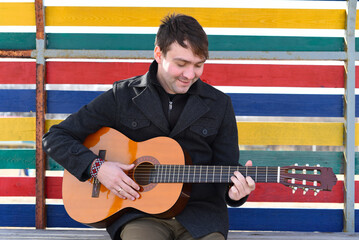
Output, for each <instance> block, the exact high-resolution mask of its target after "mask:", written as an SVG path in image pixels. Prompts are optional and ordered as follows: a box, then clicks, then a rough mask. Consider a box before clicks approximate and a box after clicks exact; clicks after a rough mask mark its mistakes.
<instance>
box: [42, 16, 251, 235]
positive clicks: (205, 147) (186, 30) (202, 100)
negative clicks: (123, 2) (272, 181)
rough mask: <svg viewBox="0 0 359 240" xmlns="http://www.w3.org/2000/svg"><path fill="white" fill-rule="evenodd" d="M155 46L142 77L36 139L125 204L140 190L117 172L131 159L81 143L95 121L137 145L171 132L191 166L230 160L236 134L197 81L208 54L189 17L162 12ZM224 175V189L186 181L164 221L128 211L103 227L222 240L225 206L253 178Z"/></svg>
mask: <svg viewBox="0 0 359 240" xmlns="http://www.w3.org/2000/svg"><path fill="white" fill-rule="evenodd" d="M155 45H156V46H155V49H154V58H155V60H154V61H153V63H152V64H151V66H150V69H149V71H148V72H147V73H146V74H145V75H143V76H137V77H133V78H130V79H127V80H123V81H118V82H116V83H114V85H113V89H111V90H109V91H107V92H106V93H104V94H102V95H100V96H99V97H97V98H96V99H94V100H93V101H92V102H91V103H89V104H88V105H86V106H84V107H83V108H81V109H80V110H79V111H78V112H77V113H74V114H72V115H71V116H69V117H68V118H67V119H66V120H64V121H63V122H62V123H60V124H59V125H56V126H53V127H52V128H51V129H50V131H49V132H48V133H47V134H45V135H44V138H43V145H44V148H45V150H46V152H47V154H48V155H49V156H51V157H52V158H54V159H55V160H56V161H57V162H59V163H60V164H61V165H62V166H63V167H64V168H66V169H67V170H68V171H69V172H70V173H72V174H73V175H74V176H75V177H77V178H78V179H79V180H81V181H85V180H87V179H89V178H90V177H97V179H98V180H99V181H100V182H101V184H103V185H104V186H105V187H106V188H108V189H109V190H111V191H112V192H113V193H114V194H116V195H117V196H118V197H120V198H123V199H127V200H129V201H136V200H137V199H138V198H139V197H140V194H141V192H140V191H139V189H140V187H139V185H138V184H137V183H136V182H134V181H133V180H132V179H131V178H129V177H128V176H127V175H126V174H125V171H128V170H130V169H132V168H133V167H134V166H133V164H132V165H125V164H121V163H119V162H110V161H104V160H103V159H101V158H99V157H98V156H96V155H95V154H94V153H92V152H91V151H90V150H89V149H87V148H86V147H84V146H83V145H82V144H81V143H82V142H83V141H84V139H85V138H86V137H87V136H88V135H89V134H91V133H93V132H96V131H97V130H99V129H100V128H101V127H103V126H108V127H111V128H114V129H116V130H118V131H120V132H121V133H123V134H125V135H126V136H127V137H128V138H130V139H132V140H134V141H137V142H139V141H144V140H147V139H150V138H153V137H157V136H168V137H171V138H173V139H175V140H176V141H177V142H178V143H179V144H180V145H181V147H182V148H183V149H185V150H186V151H187V152H188V153H189V155H190V156H191V159H192V162H193V164H201V165H238V159H239V149H238V136H237V135H238V133H237V125H236V120H235V115H234V112H233V107H232V103H231V101H230V98H229V97H228V96H227V95H225V94H223V93H222V92H220V91H218V90H216V89H215V88H213V87H211V86H209V85H208V84H205V83H204V82H202V81H201V80H200V79H199V78H200V76H201V75H202V72H203V67H204V63H205V61H206V59H207V58H208V40H207V36H206V34H205V32H204V30H203V28H202V27H201V25H200V24H199V23H198V22H197V21H196V20H195V19H194V18H192V17H190V16H186V15H180V14H178V15H171V16H167V17H166V18H165V19H164V20H163V21H162V24H161V25H160V27H159V30H158V33H157V36H156V42H155ZM119 147H121V146H119ZM246 165H249V166H250V165H251V162H248V163H247V164H246ZM231 180H232V182H233V184H232V185H231V186H228V184H193V185H192V191H191V197H190V199H189V201H188V204H187V205H186V207H185V208H184V210H183V211H182V212H181V213H179V214H178V215H177V216H175V217H174V218H172V219H158V218H155V217H153V216H150V215H148V214H145V213H143V212H140V211H138V210H131V211H129V212H128V213H126V214H124V215H123V216H121V217H120V218H119V219H117V220H116V221H115V222H114V223H113V224H112V225H110V226H109V227H107V230H108V232H109V234H110V235H111V237H112V238H113V239H123V240H129V239H139V240H142V239H156V240H159V239H203V240H210V239H216V240H218V239H225V238H226V237H227V232H228V213H227V205H226V204H229V205H232V206H240V205H242V204H243V203H244V202H245V200H246V196H247V195H248V194H249V193H250V192H251V191H253V190H254V188H255V183H254V181H253V180H252V179H251V178H250V177H247V178H244V177H243V176H242V175H241V174H240V173H239V172H235V173H234V175H233V176H232V178H231Z"/></svg>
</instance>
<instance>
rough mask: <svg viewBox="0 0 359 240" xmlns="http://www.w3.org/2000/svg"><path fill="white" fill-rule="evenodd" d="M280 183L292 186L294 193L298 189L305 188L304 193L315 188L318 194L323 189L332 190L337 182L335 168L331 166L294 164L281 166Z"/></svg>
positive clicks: (315, 193) (315, 192)
mask: <svg viewBox="0 0 359 240" xmlns="http://www.w3.org/2000/svg"><path fill="white" fill-rule="evenodd" d="M280 183H282V184H284V185H285V186H288V187H291V188H292V189H293V193H294V192H295V191H296V190H297V189H298V188H302V189H303V194H306V193H307V192H308V190H314V195H317V194H318V193H319V192H320V191H321V190H323V191H331V190H332V188H333V186H334V185H335V184H336V183H337V177H336V176H335V174H334V172H333V169H332V168H329V167H320V166H319V165H317V166H315V167H310V166H308V165H306V166H298V164H295V165H293V166H285V167H281V175H280Z"/></svg>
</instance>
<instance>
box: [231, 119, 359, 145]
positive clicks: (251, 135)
mask: <svg viewBox="0 0 359 240" xmlns="http://www.w3.org/2000/svg"><path fill="white" fill-rule="evenodd" d="M237 126H238V137H239V144H240V145H319V146H322V145H324V146H342V145H343V124H342V123H312V122H308V123H294V122H268V123H262V122H237ZM357 143H358V141H356V144H357Z"/></svg>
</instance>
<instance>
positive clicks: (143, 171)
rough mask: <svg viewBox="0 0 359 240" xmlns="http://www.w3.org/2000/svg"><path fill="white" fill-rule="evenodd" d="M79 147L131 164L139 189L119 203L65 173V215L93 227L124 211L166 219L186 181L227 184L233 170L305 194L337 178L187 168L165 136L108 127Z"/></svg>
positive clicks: (177, 206) (303, 171) (309, 172)
mask: <svg viewBox="0 0 359 240" xmlns="http://www.w3.org/2000/svg"><path fill="white" fill-rule="evenodd" d="M84 145H85V146H86V147H88V148H89V149H91V150H92V151H93V152H94V153H95V154H97V155H99V156H100V157H101V158H103V159H106V161H115V162H121V163H125V164H131V163H134V164H135V168H134V169H133V170H131V171H129V172H128V173H127V174H128V176H130V177H131V178H132V179H133V180H134V181H136V182H137V183H138V184H139V185H140V186H141V190H140V195H141V196H140V198H139V199H136V200H135V201H131V200H123V199H121V198H119V197H117V196H116V195H115V194H113V193H112V192H111V191H110V190H108V189H107V188H105V187H104V186H103V185H101V183H100V182H99V181H98V180H97V179H93V178H91V179H89V180H87V181H85V182H81V181H79V180H77V178H75V177H74V176H73V175H71V174H70V173H69V172H68V171H66V170H65V171H64V177H63V187H62V189H63V190H62V191H63V192H62V195H63V201H64V205H65V209H66V211H67V213H68V214H69V215H70V217H72V218H73V219H74V220H76V221H78V222H81V223H83V224H86V225H90V226H93V227H106V226H108V225H109V224H111V222H112V221H113V220H114V219H116V218H117V217H118V216H120V215H122V214H124V213H125V212H126V211H127V210H129V209H133V208H134V209H137V210H140V211H143V212H146V213H148V214H152V215H155V216H157V217H163V218H169V217H172V216H175V215H176V214H178V213H179V212H180V211H181V210H182V209H183V208H184V207H185V205H186V203H187V200H188V198H189V194H190V185H191V183H231V180H230V178H231V176H232V175H233V172H234V171H239V172H241V173H242V174H243V175H244V176H251V177H252V178H253V180H255V181H256V182H264V183H282V184H284V185H285V186H289V187H292V188H293V191H295V190H296V189H297V188H303V189H304V192H306V191H308V190H309V189H310V190H314V192H315V194H317V193H318V192H319V191H320V190H324V191H330V190H331V189H332V187H333V186H334V185H335V184H336V181H337V178H336V176H335V174H334V173H333V170H332V169H331V168H327V167H319V166H316V167H309V166H305V167H302V166H287V167H278V166H276V167H259V166H258V167H245V166H205V165H190V164H189V162H190V158H189V156H188V155H186V154H185V153H184V151H183V150H182V148H181V146H180V145H179V144H178V143H177V142H176V141H175V140H173V139H171V138H168V137H156V138H152V139H150V140H147V141H144V142H135V141H132V140H131V139H129V138H127V137H126V136H125V135H123V134H122V133H120V132H118V131H116V130H114V129H112V128H108V127H104V128H101V129H100V130H99V131H97V132H96V133H94V134H92V135H89V136H88V137H87V138H86V140H85V142H84Z"/></svg>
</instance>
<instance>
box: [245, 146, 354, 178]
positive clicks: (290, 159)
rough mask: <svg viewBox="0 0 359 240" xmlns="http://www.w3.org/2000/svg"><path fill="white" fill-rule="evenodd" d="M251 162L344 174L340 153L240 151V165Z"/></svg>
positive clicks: (257, 164)
mask: <svg viewBox="0 0 359 240" xmlns="http://www.w3.org/2000/svg"><path fill="white" fill-rule="evenodd" d="M248 160H252V161H253V165H255V166H290V165H293V164H295V163H298V165H305V164H309V166H315V165H317V164H320V166H322V167H331V168H333V171H334V173H335V174H344V161H343V153H342V152H310V151H241V156H240V163H241V164H245V163H246V162H247V161H248ZM355 162H356V167H355V174H359V153H355Z"/></svg>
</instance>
